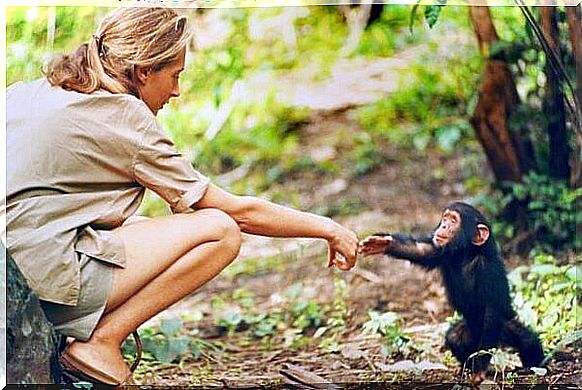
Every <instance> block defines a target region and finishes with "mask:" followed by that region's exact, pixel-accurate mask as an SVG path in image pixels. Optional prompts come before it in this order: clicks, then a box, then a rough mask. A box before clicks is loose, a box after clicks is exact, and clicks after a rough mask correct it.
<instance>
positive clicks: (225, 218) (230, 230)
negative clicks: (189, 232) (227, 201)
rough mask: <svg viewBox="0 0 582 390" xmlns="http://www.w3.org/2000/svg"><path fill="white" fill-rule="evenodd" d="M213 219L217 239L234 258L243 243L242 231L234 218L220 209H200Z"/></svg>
mask: <svg viewBox="0 0 582 390" xmlns="http://www.w3.org/2000/svg"><path fill="white" fill-rule="evenodd" d="M199 212H200V213H202V214H204V215H205V216H206V217H208V218H210V219H211V224H212V227H213V229H214V235H215V236H216V240H217V241H220V245H221V247H222V248H223V249H225V250H228V251H229V252H230V253H231V254H232V258H233V259H234V258H235V257H236V255H238V252H239V250H240V246H241V243H242V236H241V231H240V228H239V226H238V224H237V223H236V221H235V220H234V219H232V217H231V216H230V215H228V214H226V213H225V212H224V211H222V210H219V209H202V210H200V211H199Z"/></svg>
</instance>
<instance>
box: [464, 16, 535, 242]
mask: <svg viewBox="0 0 582 390" xmlns="http://www.w3.org/2000/svg"><path fill="white" fill-rule="evenodd" d="M469 16H470V18H471V23H472V25H473V29H474V31H475V35H476V36H477V42H478V44H479V50H480V51H481V54H482V55H483V56H484V57H486V58H487V63H486V65H485V72H484V77H483V84H482V86H481V89H480V91H479V100H478V102H477V106H476V107H475V112H474V113H473V116H472V117H471V120H470V121H471V124H472V125H473V127H474V128H475V133H476V135H477V139H478V140H479V142H480V143H481V145H482V146H483V149H484V151H485V154H486V155H487V159H488V161H489V165H490V166H491V169H492V170H493V174H494V175H495V180H496V183H497V184H501V183H502V182H514V183H517V182H520V181H521V179H522V176H523V175H524V173H526V172H527V171H528V170H530V169H531V168H533V167H534V165H535V157H534V155H533V147H532V145H531V143H530V142H529V140H528V139H527V138H526V137H524V136H522V135H521V134H518V133H515V132H512V131H511V130H510V127H509V119H510V116H511V114H512V113H513V112H514V111H515V110H516V108H517V105H518V104H519V96H518V94H517V89H516V87H515V82H514V81H513V77H512V75H511V71H510V69H509V66H508V65H507V63H506V62H505V61H503V60H501V59H493V58H490V57H489V52H490V48H491V45H492V44H493V43H495V42H497V41H498V40H499V38H498V35H497V31H496V30H495V26H494V25H493V20H492V19H491V13H490V12H489V8H488V7H480V6H471V7H469ZM506 219H508V220H513V221H515V226H516V228H517V231H518V232H525V231H526V230H527V208H526V204H525V203H524V202H519V201H515V202H512V203H511V204H510V205H508V207H507V209H506Z"/></svg>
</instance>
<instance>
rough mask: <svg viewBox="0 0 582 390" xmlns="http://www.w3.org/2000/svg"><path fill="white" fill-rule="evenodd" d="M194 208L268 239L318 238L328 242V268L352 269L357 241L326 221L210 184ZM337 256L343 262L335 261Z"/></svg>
mask: <svg viewBox="0 0 582 390" xmlns="http://www.w3.org/2000/svg"><path fill="white" fill-rule="evenodd" d="M196 206H197V208H217V209H220V210H222V211H224V212H226V213H227V214H229V215H230V216H231V217H232V218H233V219H234V220H235V221H236V222H237V223H238V225H239V227H240V229H241V231H243V232H245V233H250V234H256V235H261V236H268V237H310V238H322V239H324V240H326V241H327V242H328V246H329V265H330V266H331V265H333V264H335V265H337V266H338V267H339V268H341V269H343V270H348V269H350V268H352V267H353V266H354V265H355V262H356V251H357V247H358V238H357V236H356V234H355V233H354V232H352V231H351V230H349V229H346V228H344V227H343V226H341V225H339V224H338V223H336V222H334V221H332V220H331V219H330V218H327V217H322V216H320V215H316V214H312V213H307V212H303V211H298V210H294V209H292V208H289V207H284V206H281V205H277V204H275V203H272V202H269V201H267V200H264V199H260V198H256V197H252V196H237V195H233V194H231V193H229V192H227V191H224V190H222V189H220V188H219V187H217V186H215V185H213V184H210V185H209V187H208V191H207V192H206V194H205V195H204V196H203V197H202V199H200V201H198V202H197V204H196ZM336 253H340V254H341V255H342V256H343V257H344V259H345V260H344V259H341V258H338V257H337V256H336Z"/></svg>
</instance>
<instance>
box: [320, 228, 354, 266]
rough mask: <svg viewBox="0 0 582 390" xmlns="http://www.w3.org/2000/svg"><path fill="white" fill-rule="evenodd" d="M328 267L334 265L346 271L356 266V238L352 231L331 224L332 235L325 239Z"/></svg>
mask: <svg viewBox="0 0 582 390" xmlns="http://www.w3.org/2000/svg"><path fill="white" fill-rule="evenodd" d="M327 244H328V263H327V266H328V267H332V266H334V265H336V266H337V267H338V268H339V269H341V270H343V271H348V270H350V269H352V268H353V267H354V265H356V252H357V250H358V237H357V236H356V233H354V232H353V231H351V230H349V229H346V228H344V227H343V226H341V225H339V224H337V223H335V222H333V228H332V234H331V236H330V238H328V239H327Z"/></svg>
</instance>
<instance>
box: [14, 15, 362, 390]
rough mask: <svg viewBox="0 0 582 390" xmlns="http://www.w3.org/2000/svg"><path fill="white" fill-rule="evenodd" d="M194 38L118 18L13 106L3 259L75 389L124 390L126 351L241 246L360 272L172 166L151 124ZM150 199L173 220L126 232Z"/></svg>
mask: <svg viewBox="0 0 582 390" xmlns="http://www.w3.org/2000/svg"><path fill="white" fill-rule="evenodd" d="M189 38H190V36H189V33H188V29H187V26H186V19H185V17H184V16H179V15H177V14H176V13H175V12H174V11H173V10H172V9H169V8H166V7H162V8H145V7H142V8H120V9H118V10H116V11H115V12H113V13H112V14H111V15H110V16H109V17H107V18H106V19H104V20H103V22H102V23H101V25H100V27H99V29H98V31H97V34H96V35H95V36H94V37H93V39H91V40H90V42H89V43H87V44H83V45H81V46H80V47H79V48H78V49H77V50H76V51H75V52H74V53H72V54H70V55H66V56H60V57H58V58H56V59H55V60H53V61H52V62H51V63H50V64H49V66H48V68H47V69H46V70H45V73H46V76H47V79H46V80H44V79H43V80H37V81H35V82H32V83H29V84H22V83H18V84H16V85H14V86H12V87H11V88H10V89H9V90H8V92H7V107H8V108H7V145H8V147H7V149H8V150H7V162H8V163H7V164H8V169H7V204H6V217H7V228H8V231H7V245H8V249H9V251H10V252H11V254H12V256H13V257H14V259H15V261H16V262H17V264H18V266H19V268H20V269H21V270H22V272H23V274H24V275H25V277H26V279H27V281H28V282H29V284H30V286H31V288H32V289H33V290H34V291H36V292H37V294H38V295H39V297H40V298H41V300H42V305H43V308H44V309H45V312H46V314H47V317H48V318H49V319H50V320H51V321H52V322H53V323H54V325H55V328H56V329H57V330H58V331H59V332H61V333H62V334H64V335H67V336H71V337H73V338H74V339H75V341H73V342H72V343H70V344H68V346H67V348H66V349H65V351H64V352H63V354H62V356H61V362H62V363H63V365H64V367H65V369H67V370H68V371H69V372H70V373H71V374H72V375H77V377H82V378H85V379H86V378H90V379H91V380H93V381H96V382H103V383H107V384H120V383H127V381H128V380H130V379H131V372H130V369H129V368H128V367H127V365H126V363H125V362H124V360H123V358H122V356H121V353H120V345H121V343H122V342H123V340H125V338H126V337H127V336H128V335H129V334H130V333H131V332H132V331H134V330H135V329H137V327H138V326H139V325H140V324H142V323H143V322H145V321H146V320H148V319H150V318H152V317H153V316H154V315H156V314H157V313H159V312H161V311H162V310H164V309H166V308H167V307H169V306H170V305H172V304H173V303H175V302H177V301H178V300H180V299H182V298H183V297H185V296H187V295H189V294H191V293H192V292H193V291H195V290H197V289H198V288H199V287H200V286H202V285H203V284H204V283H206V282H208V281H209V280H211V279H212V278H213V277H215V276H216V275H217V274H218V273H219V272H220V271H221V270H222V269H224V268H225V267H226V266H227V265H228V264H229V263H230V262H231V261H233V259H234V258H235V257H236V256H237V254H238V251H239V248H240V244H241V232H245V233H251V234H258V235H265V236H270V237H314V238H322V239H325V240H326V241H327V243H328V246H329V265H330V266H331V265H337V266H338V267H339V268H341V269H343V270H349V269H350V268H351V267H353V266H354V264H355V256H356V250H357V243H358V240H357V237H356V235H355V234H354V233H353V232H352V231H350V230H348V229H345V228H343V227H341V226H340V225H338V224H337V223H335V222H333V221H332V220H330V219H328V218H324V217H321V216H317V215H314V214H309V213H304V212H300V211H296V210H292V209H289V208H286V207H282V206H278V205H275V204H273V203H270V202H268V201H265V200H261V199H258V198H254V197H246V196H235V195H232V194H230V193H228V192H226V191H223V190H222V189H220V188H218V187H216V186H215V185H213V184H211V183H209V181H208V179H207V178H206V177H205V176H203V175H201V174H200V173H199V172H197V171H195V170H194V169H193V168H192V166H191V164H190V163H189V162H188V161H187V160H186V159H184V158H183V157H182V156H181V155H180V154H178V153H177V152H176V150H175V148H174V145H173V144H172V142H171V141H170V140H169V139H168V138H167V136H166V135H165V134H164V132H163V131H162V130H161V129H160V128H159V127H158V125H157V122H156V121H155V115H156V114H157V112H158V110H160V109H161V108H162V107H163V106H164V104H166V103H167V102H168V101H169V100H170V99H171V98H173V97H178V96H179V84H178V78H179V75H180V72H181V71H182V70H183V69H184V60H185V52H186V45H187V42H188V40H189ZM145 188H149V189H151V190H153V191H155V192H156V193H157V194H159V195H160V196H161V197H162V198H163V199H164V200H165V201H167V202H168V204H169V205H170V207H171V209H172V210H173V212H174V214H173V215H171V216H165V217H160V218H153V219H142V220H140V221H138V222H135V223H128V221H129V220H130V217H131V216H132V215H133V213H134V212H135V211H136V210H137V208H138V206H139V204H140V202H141V200H142V197H143V193H144V191H145ZM336 254H340V255H341V256H336ZM79 375H80V376H79Z"/></svg>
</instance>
